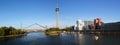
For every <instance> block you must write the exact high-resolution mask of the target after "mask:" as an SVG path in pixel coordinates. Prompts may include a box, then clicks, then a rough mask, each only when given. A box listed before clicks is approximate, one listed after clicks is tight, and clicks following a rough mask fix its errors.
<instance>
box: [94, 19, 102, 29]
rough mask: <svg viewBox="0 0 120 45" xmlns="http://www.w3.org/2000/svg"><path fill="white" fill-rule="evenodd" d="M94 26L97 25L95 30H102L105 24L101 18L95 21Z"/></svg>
mask: <svg viewBox="0 0 120 45" xmlns="http://www.w3.org/2000/svg"><path fill="white" fill-rule="evenodd" d="M94 25H95V29H102V27H103V22H102V20H101V18H96V19H94Z"/></svg>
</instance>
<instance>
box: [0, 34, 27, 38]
mask: <svg viewBox="0 0 120 45" xmlns="http://www.w3.org/2000/svg"><path fill="white" fill-rule="evenodd" d="M24 35H27V33H25V34H19V35H7V36H0V38H2V37H17V36H24Z"/></svg>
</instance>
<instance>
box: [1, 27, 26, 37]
mask: <svg viewBox="0 0 120 45" xmlns="http://www.w3.org/2000/svg"><path fill="white" fill-rule="evenodd" d="M25 33H27V32H26V31H23V30H21V29H16V28H14V27H11V26H10V27H5V26H4V27H0V36H7V35H19V34H25Z"/></svg>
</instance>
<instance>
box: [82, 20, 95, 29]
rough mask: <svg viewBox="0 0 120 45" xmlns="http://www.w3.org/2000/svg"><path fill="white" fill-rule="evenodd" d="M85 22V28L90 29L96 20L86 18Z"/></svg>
mask: <svg viewBox="0 0 120 45" xmlns="http://www.w3.org/2000/svg"><path fill="white" fill-rule="evenodd" d="M84 24H85V26H84V27H85V30H90V29H91V27H90V26H91V25H92V24H94V21H90V20H86V21H84Z"/></svg>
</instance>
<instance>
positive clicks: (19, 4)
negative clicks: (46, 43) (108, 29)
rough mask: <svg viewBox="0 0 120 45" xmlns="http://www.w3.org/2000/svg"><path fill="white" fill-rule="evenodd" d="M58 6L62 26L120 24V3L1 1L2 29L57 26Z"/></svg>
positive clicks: (93, 0) (109, 0)
mask: <svg viewBox="0 0 120 45" xmlns="http://www.w3.org/2000/svg"><path fill="white" fill-rule="evenodd" d="M57 4H58V7H59V9H60V11H59V26H60V27H66V26H72V25H75V24H76V21H77V20H78V19H80V20H82V21H85V20H91V21H93V20H94V19H95V18H101V19H102V21H103V22H105V23H109V22H118V21H120V0H0V26H13V27H16V28H20V27H21V25H22V27H24V28H25V27H27V26H29V25H31V24H34V23H38V24H40V25H42V26H46V25H47V26H48V27H55V25H56V12H55V8H56V5H57Z"/></svg>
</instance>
